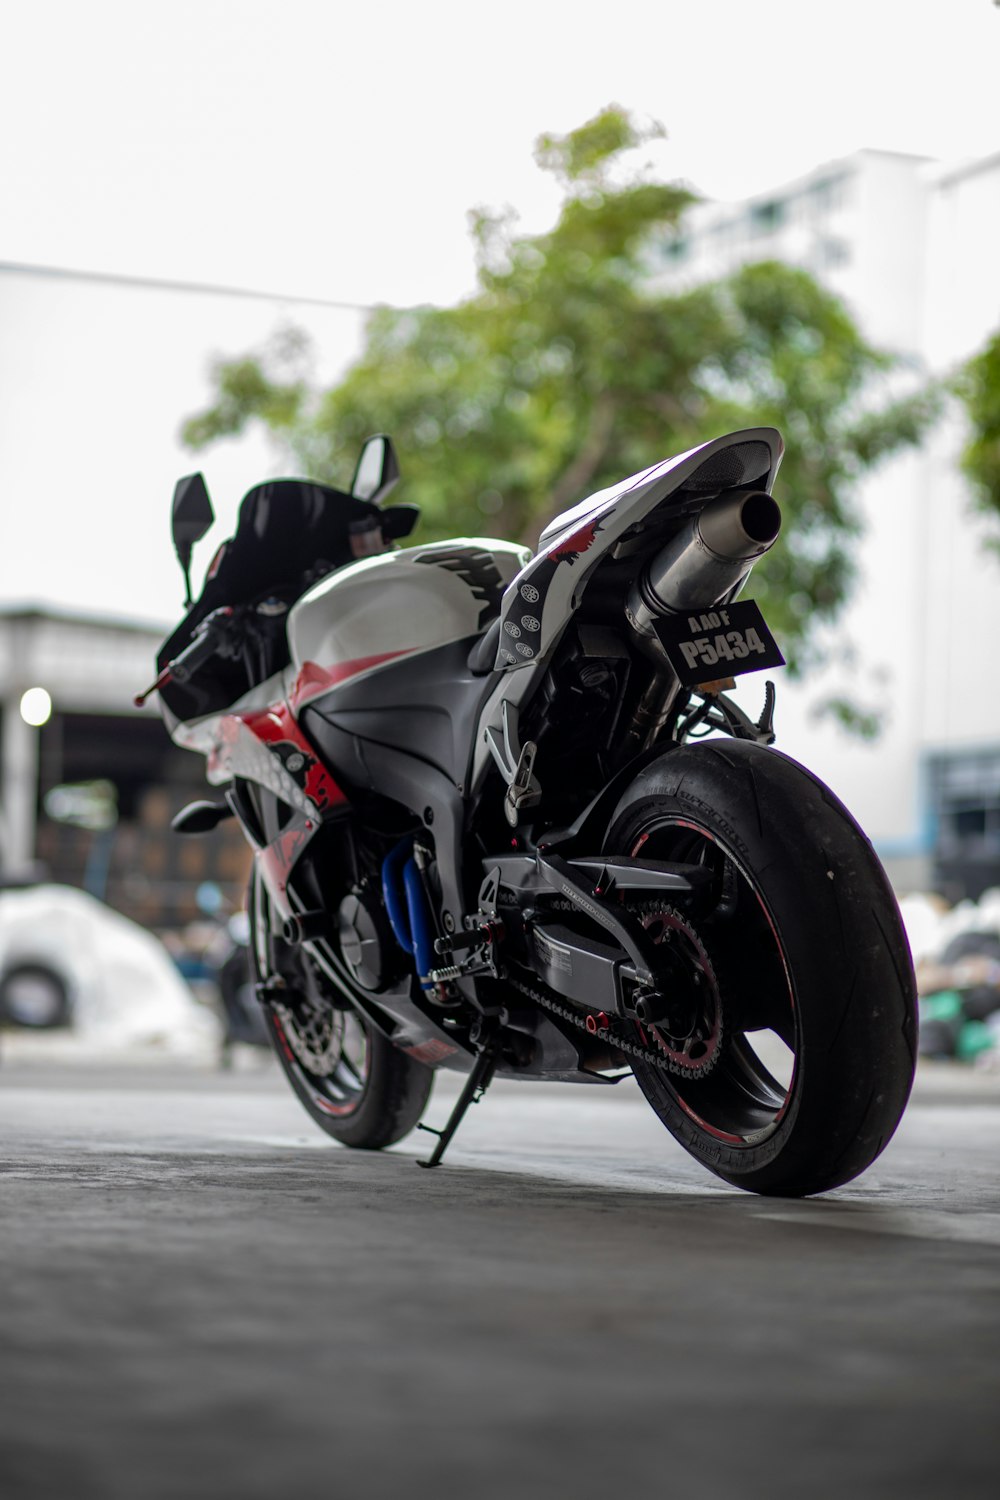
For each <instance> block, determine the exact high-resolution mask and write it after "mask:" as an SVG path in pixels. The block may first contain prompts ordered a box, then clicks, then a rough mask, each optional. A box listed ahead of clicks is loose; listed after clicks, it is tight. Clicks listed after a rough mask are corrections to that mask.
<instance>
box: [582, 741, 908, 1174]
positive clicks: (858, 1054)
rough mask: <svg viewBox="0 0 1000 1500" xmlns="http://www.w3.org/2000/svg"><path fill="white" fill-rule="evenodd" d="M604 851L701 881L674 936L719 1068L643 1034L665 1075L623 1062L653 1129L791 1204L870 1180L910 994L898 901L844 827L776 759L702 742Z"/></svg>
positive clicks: (719, 1170) (758, 750)
mask: <svg viewBox="0 0 1000 1500" xmlns="http://www.w3.org/2000/svg"><path fill="white" fill-rule="evenodd" d="M605 847H606V850H607V851H608V852H613V853H616V854H625V855H633V856H639V855H641V857H642V858H645V859H661V860H664V861H683V862H688V863H698V864H702V865H704V866H707V867H708V869H709V871H710V872H711V876H712V880H711V885H710V891H711V894H710V896H709V897H708V899H707V900H706V901H704V903H703V905H702V906H701V907H700V908H697V907H696V908H695V909H693V910H692V911H691V913H690V914H685V915H684V917H683V921H682V924H681V925H682V937H684V933H685V932H686V933H687V934H689V935H688V936H686V937H684V942H685V944H686V947H684V948H682V953H683V952H686V954H687V959H686V962H687V967H688V971H689V972H690V974H691V975H692V984H694V985H695V986H696V988H695V990H693V991H692V993H693V994H695V993H696V994H697V996H698V1001H699V1003H700V1004H701V1005H702V1009H703V1017H702V1021H701V1023H700V1024H701V1030H700V1032H699V1033H697V1035H698V1036H699V1037H702V1036H708V1035H709V1034H710V1029H711V1026H712V1024H713V1014H712V1007H711V1004H710V1003H708V1002H706V999H705V997H706V995H710V996H714V1004H715V1007H716V1009H717V1011H718V1020H719V1026H718V1036H719V1038H720V1040H719V1041H718V1055H717V1057H715V1058H714V1059H710V1062H711V1066H704V1065H703V1066H702V1067H701V1068H698V1069H696V1068H691V1067H689V1068H687V1069H685V1067H684V1063H685V1057H684V1054H683V1052H682V1051H681V1050H679V1049H680V1045H681V1044H680V1043H679V1042H678V1041H677V1040H676V1039H675V1038H671V1037H670V1036H669V1035H665V1034H663V1033H662V1031H661V1032H660V1033H657V1031H656V1028H652V1029H650V1028H646V1029H645V1030H643V1028H639V1029H640V1030H641V1031H643V1036H642V1040H643V1041H644V1042H646V1043H647V1044H652V1043H656V1044H657V1045H658V1047H659V1048H660V1050H661V1052H662V1053H664V1054H665V1055H666V1059H667V1066H669V1067H670V1068H671V1069H672V1071H670V1072H668V1071H665V1070H664V1068H662V1067H659V1066H657V1065H656V1064H654V1063H652V1062H648V1063H647V1062H645V1061H642V1060H640V1059H636V1060H635V1061H634V1064H633V1071H634V1073H635V1076H636V1080H637V1082H638V1084H639V1087H640V1088H641V1090H642V1092H643V1093H644V1094H645V1096H646V1098H647V1100H648V1101H649V1103H650V1104H651V1105H652V1107H653V1109H654V1111H655V1112H656V1114H657V1115H658V1116H659V1118H660V1119H661V1120H662V1122H663V1124H664V1125H665V1126H666V1127H667V1129H668V1130H669V1131H670V1132H671V1134H672V1135H673V1136H674V1137H675V1138H676V1139H677V1140H678V1141H679V1142H680V1143H681V1145H683V1146H684V1147H685V1148H686V1149H687V1150H688V1151H689V1152H690V1153H691V1155H692V1156H694V1157H696V1158H697V1159H698V1160H699V1161H701V1162H702V1163H703V1164H704V1165H705V1166H707V1167H708V1168H709V1169H710V1170H711V1171H713V1172H715V1173H716V1174H717V1175H718V1176H719V1177H722V1178H723V1179H724V1180H725V1181H727V1182H729V1183H732V1184H733V1185H734V1186H736V1187H740V1188H745V1189H747V1190H749V1191H752V1192H757V1193H767V1194H775V1195H781V1196H789V1197H801V1196H805V1195H807V1194H811V1193H819V1192H824V1191H826V1190H827V1189H829V1188H834V1187H838V1186H840V1185H841V1184H843V1183H845V1182H849V1181H850V1180H851V1178H853V1177H856V1176H857V1175H858V1173H860V1172H863V1171H864V1170H865V1168H866V1167H868V1166H869V1165H870V1164H871V1163H872V1162H873V1161H874V1160H875V1158H876V1157H877V1156H878V1155H879V1153H880V1152H881V1151H882V1149H883V1148H884V1147H885V1145H886V1144H887V1142H888V1141H889V1139H890V1137H891V1136H892V1134H893V1132H894V1130H895V1129H896V1126H897V1124H898V1122H899V1119H900V1117H901V1115H902V1112H903V1109H904V1107H905V1105H906V1101H907V1098H908V1096H909V1092H910V1088H911V1085H912V1082H913V1072H914V1066H915V1060H916V985H915V982H914V977H913V968H912V963H911V961H910V954H909V948H908V945H907V941H906V937H905V934H904V932H903V927H902V923H901V920H900V917H899V911H898V908H897V905H896V901H895V897H894V896H893V893H892V890H891V888H890V886H889V883H888V880H887V879H886V876H885V873H884V871H883V869H882V867H881V865H880V864H879V862H878V859H877V857H876V855H875V853H874V850H873V849H872V847H871V844H870V843H869V841H868V840H867V838H866V837H865V836H864V834H863V833H862V832H861V830H860V829H859V828H858V826H857V824H856V823H855V822H854V820H853V819H852V818H851V816H850V814H849V813H848V812H847V811H846V809H845V808H844V807H843V806H842V804H841V803H840V802H839V801H838V800H837V799H836V797H835V796H834V795H833V793H832V792H831V791H830V790H829V788H827V787H825V786H824V785H823V783H822V782H821V781H819V780H818V779H817V778H816V777H815V776H813V775H812V774H811V773H810V772H808V771H806V770H805V769H804V768H803V767H802V766H800V765H798V764H797V763H796V762H795V761H792V760H790V759H789V758H788V757H787V756H784V755H781V754H779V753H778V752H777V751H774V750H766V749H764V748H763V747H761V746H759V745H755V744H750V743H747V742H744V741H732V742H730V741H724V742H722V741H720V742H715V741H712V742H711V743H709V744H706V745H700V746H697V747H695V746H684V747H682V748H679V749H677V750H674V751H670V752H668V753H667V754H665V755H664V756H663V757H662V758H661V759H660V760H658V761H656V762H654V764H653V765H651V766H649V767H647V768H646V769H645V770H643V771H642V772H640V773H639V775H638V776H637V778H636V780H635V781H634V782H633V784H632V786H631V787H630V788H629V790H628V792H627V793H626V794H625V796H624V797H623V798H622V800H621V802H620V803H619V805H618V807H617V809H616V811H615V815H614V817H613V819H612V824H611V827H610V830H609V834H608V837H607V840H606V845H605ZM663 920H664V923H667V922H672V923H673V925H674V926H675V927H676V926H677V921H676V920H675V919H673V918H669V919H668V918H664V919H663ZM699 952H700V953H701V954H702V955H703V957H702V958H700V959H699V958H698V956H697V955H698V954H699ZM673 973H674V976H675V980H676V979H677V978H678V967H677V963H676V961H675V965H674V970H673ZM682 979H683V975H682V974H681V978H680V981H678V982H682ZM699 1045H700V1046H702V1047H704V1046H705V1045H706V1044H705V1043H704V1042H701V1041H700V1042H699ZM671 1049H675V1050H671ZM705 1055H706V1056H708V1054H707V1052H706V1054H705Z"/></svg>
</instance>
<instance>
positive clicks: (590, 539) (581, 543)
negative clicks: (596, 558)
mask: <svg viewBox="0 0 1000 1500" xmlns="http://www.w3.org/2000/svg"><path fill="white" fill-rule="evenodd" d="M601 519H602V518H601V517H598V519H597V520H596V521H588V522H587V523H586V525H585V526H581V527H579V529H578V530H576V531H574V532H571V533H570V535H569V536H568V537H567V538H566V540H565V541H562V542H560V543H559V545H558V546H557V547H553V549H552V551H551V552H550V553H549V554H548V556H549V557H550V558H551V559H552V561H553V562H556V561H558V560H560V559H562V558H565V557H568V558H571V559H572V558H574V557H579V556H580V554H581V553H582V552H586V551H588V549H589V548H590V547H592V546H593V545H594V538H595V537H596V536H597V528H598V526H599V525H600V523H601Z"/></svg>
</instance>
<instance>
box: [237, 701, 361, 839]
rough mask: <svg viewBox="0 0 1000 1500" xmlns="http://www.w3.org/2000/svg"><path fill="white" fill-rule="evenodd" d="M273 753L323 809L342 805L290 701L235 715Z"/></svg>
mask: <svg viewBox="0 0 1000 1500" xmlns="http://www.w3.org/2000/svg"><path fill="white" fill-rule="evenodd" d="M234 717H235V718H236V719H237V721H238V722H239V723H240V724H242V725H243V727H244V728H245V729H248V730H249V731H250V733H251V734H252V735H253V736H254V737H255V738H256V739H258V740H260V741H261V743H262V744H265V745H267V746H268V747H269V749H270V751H271V753H272V754H273V755H276V756H277V757H278V759H279V760H280V761H281V763H282V765H283V766H284V768H285V770H286V771H287V772H288V774H289V776H291V778H292V780H293V781H294V782H295V784H296V785H297V786H299V787H301V789H302V791H303V792H304V793H305V795H306V796H307V797H308V798H309V800H310V802H312V803H313V804H314V806H316V807H318V808H319V809H320V811H321V812H327V811H329V810H330V808H332V807H341V806H343V804H344V803H345V802H346V801H347V797H346V795H345V793H344V792H343V791H342V790H341V789H340V787H339V786H338V785H337V783H336V782H335V781H334V779H333V777H332V776H331V775H330V773H329V771H328V770H327V769H326V767H325V766H324V765H323V763H322V761H321V760H320V759H319V758H318V757H317V755H316V752H315V751H314V749H313V747H312V745H311V744H310V743H309V741H308V740H307V739H306V737H305V735H304V734H303V733H302V730H301V729H300V728H299V726H298V724H297V723H296V722H295V720H294V718H293V717H292V711H291V709H290V708H289V706H288V704H287V703H276V704H275V705H274V707H273V708H265V709H260V710H258V711H257V712H256V713H249V714H237V715H234Z"/></svg>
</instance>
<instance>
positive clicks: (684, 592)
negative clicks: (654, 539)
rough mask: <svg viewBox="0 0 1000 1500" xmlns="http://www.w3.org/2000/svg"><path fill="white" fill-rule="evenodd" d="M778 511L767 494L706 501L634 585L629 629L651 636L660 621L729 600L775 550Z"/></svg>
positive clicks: (736, 494)
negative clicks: (763, 559) (754, 566)
mask: <svg viewBox="0 0 1000 1500" xmlns="http://www.w3.org/2000/svg"><path fill="white" fill-rule="evenodd" d="M780 530H781V511H780V510H779V509H778V506H777V503H776V502H775V501H774V500H773V499H772V497H771V496H770V495H769V494H768V493H767V491H766V490H729V491H727V493H726V494H724V495H719V496H718V498H717V499H715V500H710V501H709V503H708V504H707V505H706V506H704V507H703V509H702V510H700V511H699V512H698V514H697V515H696V516H695V517H694V518H693V519H692V521H691V522H690V524H689V525H688V526H686V527H684V529H683V530H682V531H680V532H679V533H678V535H677V536H675V537H674V538H673V539H672V540H671V541H669V542H668V543H667V545H666V546H665V547H664V548H663V550H662V551H660V552H658V553H657V554H656V556H655V557H654V558H653V559H652V561H651V562H650V563H649V564H648V565H647V566H646V567H645V568H644V569H643V571H642V573H641V574H640V575H639V577H638V578H637V579H636V581H635V583H633V585H632V588H631V589H630V591H629V595H628V599H627V600H626V604H625V614H626V616H627V618H628V621H629V623H630V624H631V625H632V626H633V627H634V629H636V630H637V631H638V632H639V634H640V635H643V636H651V635H652V634H653V624H654V622H655V621H656V620H657V619H659V618H661V617H662V616H663V615H669V614H679V613H683V611H685V610H689V609H690V610H698V609H707V608H709V607H710V606H711V605H713V604H717V603H718V602H719V600H720V599H723V598H725V596H726V595H727V594H731V593H732V592H733V590H734V589H736V588H737V587H738V586H739V585H740V584H741V583H742V582H743V580H744V579H745V578H746V577H747V575H748V574H749V572H750V569H751V568H752V567H753V565H754V563H755V562H756V561H757V559H758V558H759V557H763V555H764V553H765V552H767V551H769V550H770V548H771V547H773V546H774V543H775V541H776V540H777V536H778V532H779V531H780Z"/></svg>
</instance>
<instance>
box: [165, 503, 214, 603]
mask: <svg viewBox="0 0 1000 1500" xmlns="http://www.w3.org/2000/svg"><path fill="white" fill-rule="evenodd" d="M214 520H215V512H214V510H213V509H212V502H211V500H210V499H209V497H208V489H207V488H206V485H205V480H204V477H203V476H202V475H201V474H188V475H187V476H186V477H185V478H184V479H178V481H177V484H176V486H175V488H174V503H173V509H172V511H171V514H170V530H171V535H172V536H173V539H174V551H175V552H176V553H177V561H178V562H179V563H180V565H181V570H182V572H183V574H184V593H185V598H184V607H185V609H186V608H187V607H188V606H189V605H190V603H191V552H192V549H193V547H194V544H195V542H200V541H201V539H202V537H203V536H204V535H205V532H206V531H207V530H208V528H209V527H210V526H211V524H212V522H213V521H214Z"/></svg>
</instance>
